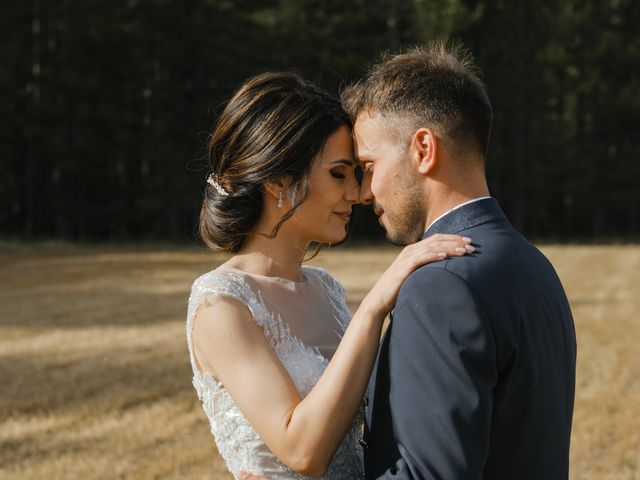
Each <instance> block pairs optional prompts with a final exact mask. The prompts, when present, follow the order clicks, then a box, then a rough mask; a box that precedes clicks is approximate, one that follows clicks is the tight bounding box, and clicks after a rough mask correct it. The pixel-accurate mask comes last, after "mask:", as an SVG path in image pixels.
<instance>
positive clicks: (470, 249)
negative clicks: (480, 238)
mask: <svg viewBox="0 0 640 480" xmlns="http://www.w3.org/2000/svg"><path fill="white" fill-rule="evenodd" d="M464 248H466V249H467V252H469V253H471V252H475V250H476V247H474V246H473V245H467V246H466V247H464Z"/></svg>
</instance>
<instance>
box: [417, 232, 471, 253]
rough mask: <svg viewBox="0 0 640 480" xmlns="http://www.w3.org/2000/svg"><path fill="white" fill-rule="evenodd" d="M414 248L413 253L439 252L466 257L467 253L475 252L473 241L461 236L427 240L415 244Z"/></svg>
mask: <svg viewBox="0 0 640 480" xmlns="http://www.w3.org/2000/svg"><path fill="white" fill-rule="evenodd" d="M423 242H424V243H423ZM412 247H413V248H412V250H411V251H412V252H421V251H431V252H433V251H439V252H446V253H448V254H451V255H455V254H458V255H464V254H465V253H471V252H473V251H474V250H475V248H474V247H473V246H472V245H471V239H467V238H465V237H459V236H455V237H454V238H447V239H440V238H434V237H430V238H429V239H427V240H423V241H421V242H418V243H416V244H414V245H413V246H412Z"/></svg>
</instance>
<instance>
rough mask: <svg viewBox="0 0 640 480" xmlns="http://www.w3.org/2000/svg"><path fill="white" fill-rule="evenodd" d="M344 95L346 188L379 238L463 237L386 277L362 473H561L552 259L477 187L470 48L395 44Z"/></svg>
mask: <svg viewBox="0 0 640 480" xmlns="http://www.w3.org/2000/svg"><path fill="white" fill-rule="evenodd" d="M343 102H344V104H345V106H346V108H347V110H348V112H349V113H350V115H351V116H352V118H353V119H354V121H355V123H354V138H355V144H356V155H357V157H358V159H359V161H360V163H361V165H362V166H363V170H364V172H365V173H364V178H363V184H362V187H361V188H362V190H361V200H362V201H363V202H364V203H370V204H372V205H373V208H374V210H375V212H376V214H377V215H378V216H379V221H380V223H381V224H382V225H383V227H384V228H385V230H386V231H387V236H388V238H389V239H390V240H391V241H392V242H394V243H398V244H408V243H413V242H416V241H418V240H420V239H421V238H422V237H426V236H430V235H433V234H435V233H456V234H460V235H464V236H467V237H470V238H471V239H472V240H473V242H474V245H475V246H476V252H475V253H474V255H473V256H472V257H459V258H451V259H448V260H446V261H443V262H437V263H431V264H429V265H426V266H424V267H421V268H419V269H418V270H417V271H415V272H414V273H413V274H412V275H410V276H409V278H408V279H407V280H406V282H405V283H404V285H403V286H402V289H401V290H400V294H399V296H398V299H397V303H396V307H395V310H394V312H393V315H392V320H391V323H390V326H389V328H388V330H387V332H386V334H385V336H384V339H383V341H382V344H381V348H380V352H379V355H378V359H377V361H376V364H375V366H374V369H373V373H372V377H371V382H370V384H369V389H368V392H367V395H366V396H365V403H366V404H367V411H366V423H365V434H364V441H363V447H364V454H365V470H366V478H367V479H375V478H377V479H399V480H400V479H443V480H456V479H497V480H528V479H531V480H534V479H535V480H552V479H566V478H568V468H569V438H570V433H571V419H572V414H573V400H574V388H575V360H576V339H575V330H574V325H573V320H572V316H571V311H570V309H569V303H568V302H567V298H566V296H565V293H564V290H563V288H562V285H561V284H560V281H559V279H558V277H557V275H556V273H555V271H554V269H553V267H552V266H551V264H550V263H549V262H548V261H547V259H546V258H545V257H544V256H543V255H542V254H541V253H540V252H539V251H538V250H537V249H536V248H535V247H533V246H532V245H531V244H530V243H529V242H527V240H525V239H524V237H522V235H520V234H519V233H518V232H516V231H515V230H514V229H513V227H512V226H511V224H510V223H509V221H508V220H507V218H506V217H505V215H504V213H503V212H502V210H501V209H500V207H499V206H498V203H497V202H496V201H495V200H494V199H493V198H491V197H490V196H489V190H488V187H487V181H486V177H485V152H486V149H487V143H488V139H489V131H490V127H491V118H492V110H491V104H490V102H489V99H488V98H487V94H486V92H485V88H484V85H483V84H482V82H481V81H480V80H479V78H478V76H477V75H476V73H475V69H474V67H473V66H472V65H471V63H470V60H469V58H468V57H466V56H464V54H463V53H462V52H460V49H459V48H453V49H450V48H447V47H446V46H445V45H443V44H433V45H431V46H430V47H428V48H426V49H416V50H413V51H410V52H409V53H406V54H402V55H397V56H394V57H392V58H389V59H387V60H386V61H384V62H383V63H381V64H379V65H377V66H376V67H374V69H373V70H372V71H371V73H370V74H369V76H368V77H367V78H365V79H364V80H362V81H361V82H359V83H357V84H356V85H354V86H352V87H350V88H348V89H347V90H346V91H345V92H344V93H343ZM514 161H517V159H514ZM534 200H535V199H532V201H534Z"/></svg>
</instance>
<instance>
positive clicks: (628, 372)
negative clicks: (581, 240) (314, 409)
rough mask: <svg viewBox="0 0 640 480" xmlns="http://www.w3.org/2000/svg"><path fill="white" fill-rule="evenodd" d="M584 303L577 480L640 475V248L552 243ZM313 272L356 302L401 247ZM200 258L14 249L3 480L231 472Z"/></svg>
mask: <svg viewBox="0 0 640 480" xmlns="http://www.w3.org/2000/svg"><path fill="white" fill-rule="evenodd" d="M543 250H544V252H545V253H546V254H547V255H548V256H549V258H550V259H551V260H552V262H553V263H554V265H555V266H556V268H557V270H558V273H559V275H560V277H561V278H562V280H563V282H564V284H565V287H566V289H567V292H568V295H569V297H570V300H571V304H572V307H573V313H574V317H575V322H576V328H577V333H578V355H579V356H578V375H577V395H576V406H575V416H574V431H573V440H572V452H571V478H572V479H574V480H591V479H594V480H595V479H598V480H607V479H612V480H613V479H615V480H619V479H626V480H630V479H640V348H639V346H638V344H639V341H640V335H639V334H640V325H639V323H638V322H639V319H638V318H637V317H638V316H639V314H640V296H639V295H638V294H640V247H638V246H546V247H543ZM395 252H396V251H395V250H393V249H391V248H380V249H373V248H358V249H353V250H348V249H338V250H336V251H333V252H326V253H322V254H321V255H320V256H319V257H318V258H317V259H315V260H314V261H313V262H312V263H313V264H316V265H321V266H324V267H326V268H327V269H328V270H329V271H330V272H332V273H333V274H334V275H335V276H336V277H337V278H338V279H339V280H341V281H342V282H343V284H344V285H345V287H346V288H347V291H348V294H349V299H350V306H351V307H352V308H353V307H354V306H355V305H357V303H358V301H359V300H360V299H361V298H362V296H363V294H364V292H366V291H367V289H368V288H369V287H370V286H371V285H372V283H373V282H374V281H375V279H376V278H377V276H378V275H379V273H380V272H381V271H382V270H383V269H384V268H385V266H386V265H388V264H389V262H390V261H391V259H392V258H393V256H394V254H395ZM221 260H222V257H220V256H216V255H214V254H210V253H206V252H204V251H198V250H191V251H186V250H175V249H174V250H171V249H165V250H159V249H155V250H151V251H149V250H144V249H137V250H131V249H130V250H127V251H119V250H116V249H102V250H98V249H91V248H83V249H75V248H60V247H56V248H37V249H27V248H12V249H9V250H6V249H5V250H4V251H0V478H3V479H7V480H9V479H16V480H17V479H21V480H31V479H58V478H60V479H114V478H121V479H156V478H157V479H164V478H169V479H171V478H174V479H177V478H181V479H205V478H207V479H226V478H229V477H227V475H226V474H225V468H224V464H223V463H222V461H221V460H220V458H219V457H218V455H217V453H216V451H215V446H214V444H213V440H212V438H211V435H210V433H209V430H208V424H207V421H206V417H205V416H204V414H203V413H202V410H201V408H200V405H199V403H198V401H197V398H196V395H195V392H194V390H193V388H192V386H191V370H190V366H189V363H188V358H187V352H186V344H185V334H184V317H185V311H186V302H187V296H188V291H189V287H190V285H191V282H192V281H193V279H194V278H195V277H196V276H197V275H199V274H200V273H203V272H205V271H207V270H210V269H211V268H214V267H215V266H216V265H217V264H218V263H219V262H220V261H221Z"/></svg>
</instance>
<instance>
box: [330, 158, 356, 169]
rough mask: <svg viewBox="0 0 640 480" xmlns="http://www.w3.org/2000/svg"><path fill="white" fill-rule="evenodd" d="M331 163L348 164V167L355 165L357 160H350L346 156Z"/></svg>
mask: <svg viewBox="0 0 640 480" xmlns="http://www.w3.org/2000/svg"><path fill="white" fill-rule="evenodd" d="M330 164H331V165H334V164H340V165H346V166H347V167H352V166H353V165H355V162H354V161H353V160H349V159H346V158H341V159H339V160H334V161H332V162H331V163H330Z"/></svg>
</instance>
